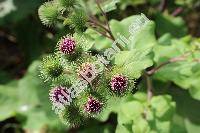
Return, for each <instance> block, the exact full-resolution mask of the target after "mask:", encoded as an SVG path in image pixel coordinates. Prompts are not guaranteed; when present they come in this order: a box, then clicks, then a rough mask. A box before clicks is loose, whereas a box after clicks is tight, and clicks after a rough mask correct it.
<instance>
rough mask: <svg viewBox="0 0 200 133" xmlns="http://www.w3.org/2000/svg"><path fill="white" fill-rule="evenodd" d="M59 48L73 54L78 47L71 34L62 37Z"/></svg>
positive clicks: (63, 51)
mask: <svg viewBox="0 0 200 133" xmlns="http://www.w3.org/2000/svg"><path fill="white" fill-rule="evenodd" d="M58 48H59V51H60V52H62V53H63V54H68V55H69V54H73V53H74V52H75V48H76V42H75V39H74V38H73V37H72V36H70V35H67V36H64V37H62V38H61V39H60V41H59V42H58Z"/></svg>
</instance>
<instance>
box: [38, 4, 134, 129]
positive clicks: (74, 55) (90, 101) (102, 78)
mask: <svg viewBox="0 0 200 133" xmlns="http://www.w3.org/2000/svg"><path fill="white" fill-rule="evenodd" d="M63 14H65V15H67V16H68V17H67V18H66V19H63V21H64V23H65V21H67V23H68V24H69V25H70V26H71V27H73V28H74V31H75V32H80V31H81V32H82V34H84V29H85V27H86V22H87V15H86V13H85V12H84V10H82V9H81V5H79V3H77V2H76V1H75V0H56V1H50V2H46V3H44V4H43V5H41V6H40V8H39V17H40V19H41V21H42V23H43V24H45V25H47V26H53V25H54V24H56V23H57V22H58V21H60V18H61V20H62V16H63ZM85 45H87V44H85V43H82V42H81V41H78V40H77V38H76V37H75V36H73V35H71V34H68V35H66V36H63V37H62V38H61V39H60V40H59V41H58V43H57V45H56V48H55V52H54V54H52V55H49V56H47V57H45V58H43V61H42V63H41V66H40V73H41V77H42V78H43V79H44V80H45V81H46V82H49V83H50V84H51V88H52V89H51V90H50V92H49V98H50V101H51V102H52V107H53V109H54V110H55V112H56V114H57V115H58V116H59V118H60V119H61V120H62V121H63V122H64V123H66V124H69V125H70V126H77V125H80V124H83V122H84V121H86V120H88V119H89V118H91V117H100V116H101V114H102V113H103V111H105V109H106V108H109V107H108V104H107V101H108V100H109V99H110V98H111V97H116V98H120V97H122V96H124V95H125V94H127V93H131V91H132V89H133V88H134V79H129V77H128V76H127V75H126V74H125V73H124V71H123V68H118V67H116V66H115V65H114V64H113V63H112V61H111V62H110V63H109V64H104V62H102V60H100V59H99V58H98V56H96V55H95V54H94V53H92V52H91V51H90V50H85V49H84V47H85ZM99 45H101V44H99Z"/></svg>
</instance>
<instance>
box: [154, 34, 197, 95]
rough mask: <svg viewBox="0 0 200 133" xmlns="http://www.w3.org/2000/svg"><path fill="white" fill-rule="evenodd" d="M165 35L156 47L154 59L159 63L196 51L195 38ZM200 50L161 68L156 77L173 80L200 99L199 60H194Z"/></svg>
mask: <svg viewBox="0 0 200 133" xmlns="http://www.w3.org/2000/svg"><path fill="white" fill-rule="evenodd" d="M167 36H168V35H164V36H163V37H161V38H160V39H159V44H158V45H156V46H155V48H154V53H155V56H154V60H155V62H156V63H157V64H161V63H162V62H165V61H168V60H169V59H171V58H174V57H180V56H182V55H184V54H186V53H188V52H190V51H194V48H195V47H196V46H195V45H194V39H192V38H191V37H185V38H182V39H180V40H177V39H173V38H170V37H167ZM199 54H200V51H199V50H197V51H195V52H193V53H190V55H189V56H188V57H187V58H186V59H185V60H184V61H179V62H176V63H171V64H169V65H166V66H164V67H163V68H161V69H160V70H159V71H158V72H157V73H156V74H155V75H154V78H156V79H159V80H162V81H172V82H174V83H175V84H177V85H178V86H180V87H182V88H183V89H188V90H189V92H190V94H191V96H192V97H193V98H195V99H200V86H199V84H198V83H199V82H200V78H199V77H200V76H199V73H200V72H199V70H200V69H199V67H200V64H199V62H196V61H194V60H195V59H198V58H199V57H200V56H199Z"/></svg>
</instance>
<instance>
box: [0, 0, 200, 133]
mask: <svg viewBox="0 0 200 133" xmlns="http://www.w3.org/2000/svg"><path fill="white" fill-rule="evenodd" d="M44 2H45V1H44V0H0V63H1V65H0V132H2V133H23V132H25V133H63V132H72V133H73V132H85V133H89V132H91V133H96V132H100V133H112V132H115V131H116V127H117V124H118V119H119V115H120V114H119V113H118V110H119V108H120V107H118V106H117V104H116V101H115V102H114V101H110V102H111V103H113V104H112V105H113V106H112V107H110V109H109V110H108V111H107V113H106V114H105V115H104V116H103V117H102V118H101V119H98V120H91V121H89V122H87V123H85V124H84V126H81V127H77V128H69V127H67V126H65V125H63V124H62V123H61V122H60V121H59V119H58V118H57V117H56V115H55V114H54V112H53V111H52V110H51V104H50V102H49V100H48V90H49V87H48V86H47V85H44V84H43V82H42V81H41V80H40V79H39V77H38V75H39V74H38V65H39V63H40V59H41V57H42V56H44V55H46V54H48V53H51V52H52V51H53V48H54V46H55V44H56V42H57V40H58V38H59V37H60V36H62V35H65V34H66V33H68V28H67V27H63V26H62V25H57V26H56V27H55V28H47V27H45V26H43V25H42V24H41V22H40V20H39V18H38V14H37V11H38V7H39V6H40V5H41V4H42V3H44ZM87 2H89V3H91V4H92V3H93V0H87ZM94 12H95V10H94ZM140 13H144V14H146V16H148V18H150V19H152V20H154V21H155V23H156V37H157V39H160V38H161V37H162V36H163V35H166V33H167V34H168V38H171V40H173V39H175V40H177V41H179V40H180V38H183V37H185V36H187V37H190V38H196V39H197V40H198V37H200V1H199V0H166V1H165V0H120V1H119V3H117V5H116V10H112V11H110V12H108V18H109V20H111V19H117V20H122V19H123V18H126V17H128V16H131V15H135V14H140ZM169 36H170V37H169ZM164 40H166V39H164ZM171 40H170V41H171ZM159 41H160V42H162V39H160V40H159ZM199 42H200V41H199ZM180 43H181V42H180ZM197 69H198V68H197ZM161 75H162V73H161ZM159 76H160V75H159V74H158V75H157V77H155V79H154V80H153V82H154V83H155V86H154V87H155V90H154V91H155V95H159V94H170V95H171V96H172V99H173V100H174V101H175V102H176V111H175V115H174V116H173V126H172V128H171V129H170V132H174V133H177V132H178V133H186V132H188V133H199V132H200V113H199V111H200V101H199V100H198V98H196V97H197V96H191V95H190V94H189V92H188V90H186V89H180V87H181V88H184V85H183V86H181V85H179V84H181V82H178V81H179V79H174V80H175V84H174V83H171V82H168V80H167V79H166V77H163V79H160V77H159ZM161 78H162V77H161ZM177 78H179V77H177ZM180 78H181V77H180ZM197 78H199V77H197ZM166 80H167V82H166ZM172 81H173V79H172ZM176 81H177V82H176ZM138 82H139V83H140V81H138ZM186 82H190V81H189V80H188V79H187V81H186ZM199 86H200V82H199V85H198V87H197V88H199ZM138 88H143V85H142V83H140V85H139V86H138ZM157 88H159V89H157ZM166 88H167V89H166ZM169 88H170V89H169ZM196 92H197V93H198V94H199V95H200V93H199V90H198V91H196ZM195 94H196V93H195ZM144 96H145V94H144V93H143V89H141V91H140V92H138V93H136V95H135V97H134V98H129V97H128V98H126V99H124V101H122V102H125V103H126V102H127V101H130V100H133V99H137V98H138V97H142V98H143V97H144ZM120 102H121V101H120ZM134 105H135V104H134ZM126 108H127V111H129V110H130V111H132V109H131V108H132V107H131V106H128V105H127V107H126ZM161 108H165V107H162V106H161ZM140 124H141V125H143V124H145V123H140ZM117 128H118V129H119V128H120V127H117ZM161 128H165V127H162V126H161ZM118 132H121V133H125V132H126V131H124V130H121V131H120V130H118ZM158 132H162V130H159V131H158Z"/></svg>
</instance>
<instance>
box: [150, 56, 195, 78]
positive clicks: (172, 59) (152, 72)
mask: <svg viewBox="0 0 200 133" xmlns="http://www.w3.org/2000/svg"><path fill="white" fill-rule="evenodd" d="M190 54H191V52H186V53H185V54H183V55H181V56H179V57H174V58H171V59H169V60H168V61H166V62H163V63H161V64H160V65H158V66H157V67H155V68H153V69H152V70H150V71H147V74H148V75H152V74H154V73H156V72H157V71H158V70H160V69H161V68H162V67H164V66H166V65H168V64H171V63H174V62H178V61H184V60H186V58H187V57H188V56H189V55H190Z"/></svg>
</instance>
